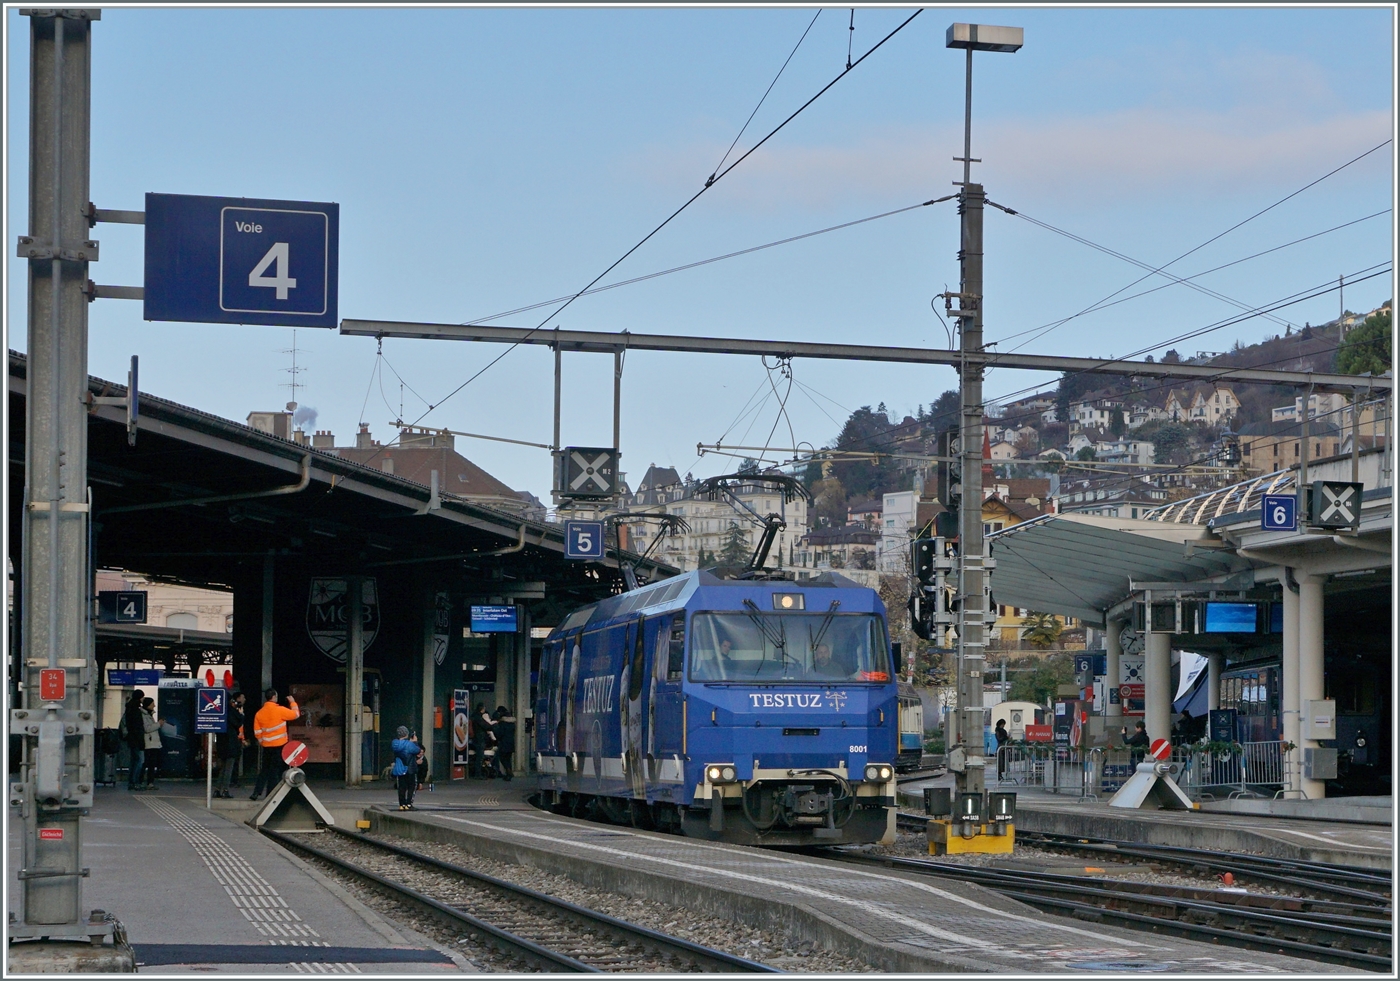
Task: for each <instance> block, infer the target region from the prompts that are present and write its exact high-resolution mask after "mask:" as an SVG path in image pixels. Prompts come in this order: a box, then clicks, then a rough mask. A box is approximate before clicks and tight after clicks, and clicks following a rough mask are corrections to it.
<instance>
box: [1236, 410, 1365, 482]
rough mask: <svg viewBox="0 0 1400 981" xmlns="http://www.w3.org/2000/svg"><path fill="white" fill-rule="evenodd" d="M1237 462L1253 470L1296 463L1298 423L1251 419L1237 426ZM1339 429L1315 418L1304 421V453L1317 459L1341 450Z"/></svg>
mask: <svg viewBox="0 0 1400 981" xmlns="http://www.w3.org/2000/svg"><path fill="white" fill-rule="evenodd" d="M1237 435H1238V436H1239V440H1240V462H1241V463H1242V464H1243V465H1244V466H1245V468H1246V469H1248V470H1251V471H1254V472H1255V473H1273V472H1274V471H1275V470H1282V469H1284V468H1285V467H1292V466H1296V465H1297V464H1298V463H1299V462H1300V461H1301V459H1302V425H1301V423H1296V422H1252V423H1250V424H1249V425H1247V426H1241V427H1240V431H1239V433H1238V434H1237ZM1341 447H1342V431H1341V428H1340V427H1338V426H1334V425H1332V424H1331V423H1328V422H1323V421H1322V420H1320V419H1319V420H1316V421H1314V422H1311V423H1309V425H1308V457H1309V459H1312V460H1319V459H1321V458H1322V457H1324V456H1335V455H1336V454H1337V453H1340V452H1341Z"/></svg>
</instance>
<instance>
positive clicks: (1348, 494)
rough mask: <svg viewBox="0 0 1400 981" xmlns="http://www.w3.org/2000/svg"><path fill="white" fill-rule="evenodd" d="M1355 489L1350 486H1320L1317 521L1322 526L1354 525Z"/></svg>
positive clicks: (1355, 515) (1355, 509) (1325, 484)
mask: <svg viewBox="0 0 1400 981" xmlns="http://www.w3.org/2000/svg"><path fill="white" fill-rule="evenodd" d="M1356 505H1357V494H1356V487H1355V486H1353V485H1351V484H1327V483H1324V484H1323V485H1322V507H1321V508H1320V509H1319V511H1318V520H1319V521H1320V522H1321V523H1322V524H1324V525H1335V524H1343V525H1349V524H1354V523H1355V522H1356V518H1357V514H1356V511H1357V508H1356Z"/></svg>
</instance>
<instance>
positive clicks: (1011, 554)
mask: <svg viewBox="0 0 1400 981" xmlns="http://www.w3.org/2000/svg"><path fill="white" fill-rule="evenodd" d="M987 541H988V543H989V544H990V545H991V546H992V557H993V558H994V559H995V560H996V569H995V570H994V571H993V573H992V595H993V597H994V598H995V600H996V602H997V603H999V604H1007V605H1011V606H1019V607H1023V608H1025V609H1030V610H1037V611H1041V612H1045V613H1059V614H1062V615H1065V616H1073V617H1078V618H1079V619H1081V620H1085V621H1087V622H1089V623H1095V624H1102V623H1103V622H1104V612H1105V611H1106V610H1108V609H1109V608H1111V607H1112V606H1114V605H1115V604H1117V603H1119V602H1121V601H1122V600H1124V599H1126V598H1127V596H1128V594H1129V593H1130V592H1131V591H1132V585H1131V584H1132V583H1143V582H1180V583H1187V582H1193V581H1197V580H1206V579H1212V578H1214V577H1218V576H1221V575H1222V574H1229V573H1233V572H1241V571H1245V570H1247V569H1248V568H1249V567H1250V563H1248V562H1247V561H1245V560H1244V559H1241V558H1239V557H1238V556H1236V555H1234V554H1233V551H1232V550H1230V549H1228V548H1223V547H1222V543H1221V542H1220V540H1219V539H1218V538H1216V537H1215V536H1214V535H1213V534H1212V533H1211V531H1210V529H1209V528H1207V527H1206V526H1205V525H1196V524H1178V523H1174V522H1162V521H1147V520H1143V519H1141V518H1113V517H1104V516H1100V515H1091V514H1075V513H1069V514H1047V515H1042V516H1041V517H1039V518H1035V519H1033V520H1031V521H1026V522H1022V523H1021V524H1018V525H1012V526H1011V527H1010V528H1007V529H1006V530H1004V531H999V532H997V533H995V534H993V535H990V536H988V539H987Z"/></svg>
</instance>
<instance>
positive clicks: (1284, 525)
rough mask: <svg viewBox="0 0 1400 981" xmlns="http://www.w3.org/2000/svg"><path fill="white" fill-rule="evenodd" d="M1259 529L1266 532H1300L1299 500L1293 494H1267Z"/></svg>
mask: <svg viewBox="0 0 1400 981" xmlns="http://www.w3.org/2000/svg"><path fill="white" fill-rule="evenodd" d="M1259 527H1260V528H1262V529H1264V530H1265V531H1297V530H1298V498H1296V497H1294V496H1293V495H1292V494H1265V495H1264V507H1263V516H1262V517H1261V518H1260V521H1259Z"/></svg>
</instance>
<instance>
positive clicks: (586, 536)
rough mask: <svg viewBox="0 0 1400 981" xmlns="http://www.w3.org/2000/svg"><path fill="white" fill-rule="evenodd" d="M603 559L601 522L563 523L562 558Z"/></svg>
mask: <svg viewBox="0 0 1400 981" xmlns="http://www.w3.org/2000/svg"><path fill="white" fill-rule="evenodd" d="M602 557H603V523H602V522H601V521H565V522H564V558H566V559H601V558H602Z"/></svg>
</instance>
